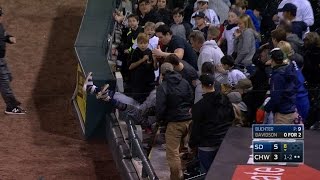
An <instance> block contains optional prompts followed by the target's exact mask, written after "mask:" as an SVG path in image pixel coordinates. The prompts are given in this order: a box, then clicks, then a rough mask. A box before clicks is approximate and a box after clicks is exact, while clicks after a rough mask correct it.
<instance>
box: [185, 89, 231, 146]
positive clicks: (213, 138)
mask: <svg viewBox="0 0 320 180" xmlns="http://www.w3.org/2000/svg"><path fill="white" fill-rule="evenodd" d="M233 120H234V111H233V106H232V104H231V102H230V101H229V99H228V97H226V96H225V95H222V94H220V93H218V92H212V93H206V94H204V95H203V98H202V99H201V100H200V101H199V102H197V103H196V104H195V105H194V106H193V107H192V129H191V135H190V140H189V146H190V147H191V148H193V147H214V146H220V144H221V143H222V140H223V138H224V136H225V135H226V133H227V131H228V129H229V127H231V125H232V121H233Z"/></svg>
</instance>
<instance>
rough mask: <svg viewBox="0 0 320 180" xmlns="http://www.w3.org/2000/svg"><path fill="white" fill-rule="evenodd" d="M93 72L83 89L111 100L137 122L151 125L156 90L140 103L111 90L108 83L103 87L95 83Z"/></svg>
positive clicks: (101, 98) (100, 97)
mask: <svg viewBox="0 0 320 180" xmlns="http://www.w3.org/2000/svg"><path fill="white" fill-rule="evenodd" d="M92 79H93V77H92V72H89V74H88V76H87V78H86V81H85V83H84V85H83V91H85V92H87V93H89V94H92V95H96V97H97V99H100V100H103V101H107V102H110V103H111V104H112V105H113V107H115V108H116V109H118V110H120V111H126V113H127V115H129V116H130V117H131V118H132V120H133V121H134V122H135V123H136V124H141V125H142V126H145V127H150V126H151V125H152V124H153V122H149V121H148V115H149V114H150V113H151V112H152V111H154V107H155V104H156V90H155V89H154V90H152V91H151V92H150V94H149V96H148V97H147V99H146V100H145V101H144V102H143V103H142V104H140V103H138V102H137V101H135V100H134V99H132V98H130V97H128V96H126V95H124V94H122V93H120V92H114V91H112V90H109V89H108V88H109V85H108V84H106V85H104V86H103V87H102V88H99V87H97V86H96V85H94V84H93V80H92Z"/></svg>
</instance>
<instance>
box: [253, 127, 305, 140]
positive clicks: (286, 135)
mask: <svg viewBox="0 0 320 180" xmlns="http://www.w3.org/2000/svg"><path fill="white" fill-rule="evenodd" d="M252 138H253V139H278V138H281V139H303V138H304V126H303V124H288V125H284V124H279V125H277V124H254V125H253V126H252Z"/></svg>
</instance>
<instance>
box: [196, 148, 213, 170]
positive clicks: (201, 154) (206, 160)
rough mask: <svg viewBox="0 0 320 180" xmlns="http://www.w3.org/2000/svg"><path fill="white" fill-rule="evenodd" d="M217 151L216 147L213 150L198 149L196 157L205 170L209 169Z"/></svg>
mask: <svg viewBox="0 0 320 180" xmlns="http://www.w3.org/2000/svg"><path fill="white" fill-rule="evenodd" d="M217 152H218V149H217V150H215V151H202V150H200V149H198V158H199V160H200V164H201V166H202V168H203V169H205V171H206V172H208V171H209V169H210V166H211V164H212V162H213V160H214V158H215V156H216V154H217Z"/></svg>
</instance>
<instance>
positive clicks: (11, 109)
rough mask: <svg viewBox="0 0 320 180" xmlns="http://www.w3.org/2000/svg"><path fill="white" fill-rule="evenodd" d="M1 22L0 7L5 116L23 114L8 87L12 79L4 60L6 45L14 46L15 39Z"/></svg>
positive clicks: (0, 87) (0, 69) (0, 85)
mask: <svg viewBox="0 0 320 180" xmlns="http://www.w3.org/2000/svg"><path fill="white" fill-rule="evenodd" d="M2 20H3V11H2V8H1V7H0V92H1V96H2V98H3V100H4V102H5V103H6V106H7V108H6V110H5V114H25V110H23V109H22V108H21V107H20V105H21V103H20V102H19V101H18V100H17V99H16V98H15V96H14V94H13V92H12V89H11V87H10V81H11V80H12V77H11V73H10V71H9V68H8V66H7V62H6V59H5V55H6V43H10V44H15V43H16V38H15V37H13V36H11V35H9V34H8V33H7V32H6V30H5V29H4V27H3V25H2Z"/></svg>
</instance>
